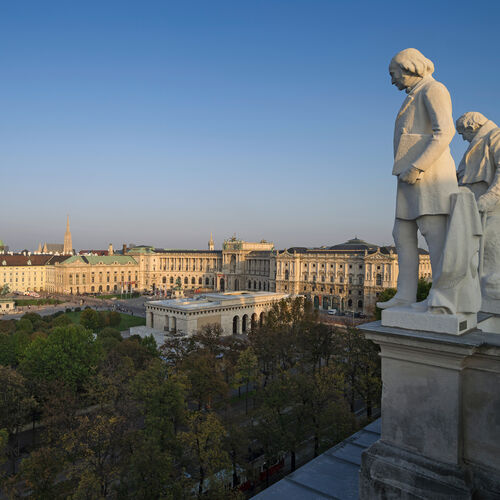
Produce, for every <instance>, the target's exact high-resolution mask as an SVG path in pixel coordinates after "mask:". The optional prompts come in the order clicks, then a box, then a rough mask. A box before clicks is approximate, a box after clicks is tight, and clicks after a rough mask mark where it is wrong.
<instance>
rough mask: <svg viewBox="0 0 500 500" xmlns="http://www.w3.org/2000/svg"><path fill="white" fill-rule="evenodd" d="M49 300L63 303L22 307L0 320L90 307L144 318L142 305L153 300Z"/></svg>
mask: <svg viewBox="0 0 500 500" xmlns="http://www.w3.org/2000/svg"><path fill="white" fill-rule="evenodd" d="M50 297H51V298H54V299H58V300H62V301H63V302H62V303H61V304H58V305H44V306H23V307H19V308H18V310H17V312H16V313H14V314H4V315H2V316H0V319H5V320H7V319H20V318H21V317H22V316H23V315H24V314H25V313H27V312H33V313H37V314H39V315H40V316H49V315H51V314H54V313H56V312H58V311H65V310H66V309H74V308H75V307H81V308H82V309H83V308H84V307H87V306H88V307H92V309H96V310H97V311H109V310H117V311H121V312H125V313H133V314H134V316H141V317H143V318H144V317H145V316H146V312H145V309H144V303H145V302H147V301H148V300H154V299H153V297H147V296H141V297H136V298H134V299H123V300H120V299H118V300H109V299H98V298H95V297H89V296H74V295H73V296H68V295H51V296H50Z"/></svg>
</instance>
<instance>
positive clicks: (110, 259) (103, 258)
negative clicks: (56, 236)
mask: <svg viewBox="0 0 500 500" xmlns="http://www.w3.org/2000/svg"><path fill="white" fill-rule="evenodd" d="M75 263H78V264H90V265H97V264H103V265H107V266H110V265H113V264H118V265H122V266H123V265H127V264H137V261H136V260H135V259H134V258H133V257H131V256H129V255H73V257H70V258H69V259H67V260H66V261H64V265H68V264H75Z"/></svg>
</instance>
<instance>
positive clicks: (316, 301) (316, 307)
mask: <svg viewBox="0 0 500 500" xmlns="http://www.w3.org/2000/svg"><path fill="white" fill-rule="evenodd" d="M314 309H319V297H318V296H317V295H315V296H314Z"/></svg>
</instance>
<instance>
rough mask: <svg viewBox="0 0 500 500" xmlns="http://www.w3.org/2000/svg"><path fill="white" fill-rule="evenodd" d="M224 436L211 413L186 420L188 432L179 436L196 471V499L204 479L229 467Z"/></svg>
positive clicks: (221, 426)
mask: <svg viewBox="0 0 500 500" xmlns="http://www.w3.org/2000/svg"><path fill="white" fill-rule="evenodd" d="M225 434H226V430H225V429H224V426H223V425H222V423H221V422H220V420H219V418H218V417H217V416H216V415H215V414H214V413H212V412H201V411H196V412H193V413H192V414H191V415H190V416H189V418H188V430H187V431H186V432H182V433H181V434H180V439H181V442H182V443H183V444H184V446H185V450H186V453H187V454H188V457H189V458H190V460H191V461H192V463H193V464H194V465H195V467H196V469H197V470H198V497H199V498H201V497H202V494H203V489H204V482H205V479H208V478H210V476H213V475H214V474H215V473H217V472H219V471H221V470H223V469H225V468H227V467H229V466H230V463H231V462H230V460H229V456H228V454H227V452H226V451H225V450H224V448H223V445H222V443H223V440H224V436H225Z"/></svg>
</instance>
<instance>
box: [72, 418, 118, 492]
mask: <svg viewBox="0 0 500 500" xmlns="http://www.w3.org/2000/svg"><path fill="white" fill-rule="evenodd" d="M127 429H128V424H127V421H126V419H125V418H124V417H123V416H116V415H113V414H112V412H108V411H99V412H97V413H93V414H92V415H82V416H80V417H79V418H78V425H77V427H76V428H75V429H74V432H72V433H68V434H66V435H65V436H64V437H63V440H62V446H63V449H64V451H65V452H66V453H68V454H69V456H70V457H71V461H70V462H69V463H70V466H69V467H68V472H67V473H68V476H69V477H70V478H71V479H72V480H74V481H75V482H76V483H77V487H76V491H75V494H74V496H73V498H82V499H84V498H106V497H107V496H108V495H109V494H110V492H111V486H112V485H113V483H114V482H115V481H116V480H117V479H118V477H119V474H120V457H121V449H122V447H123V445H124V437H125V433H126V431H127Z"/></svg>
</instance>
